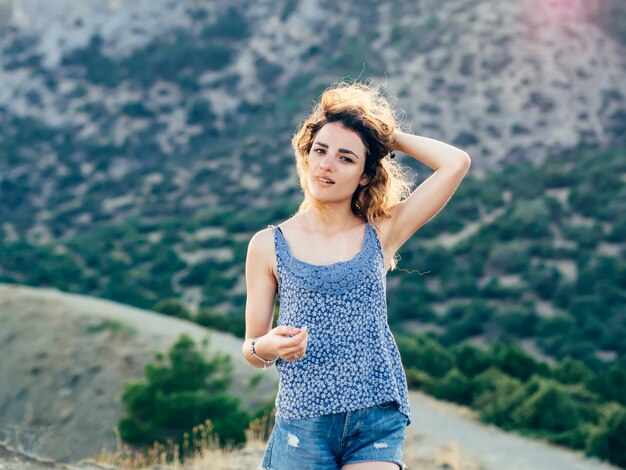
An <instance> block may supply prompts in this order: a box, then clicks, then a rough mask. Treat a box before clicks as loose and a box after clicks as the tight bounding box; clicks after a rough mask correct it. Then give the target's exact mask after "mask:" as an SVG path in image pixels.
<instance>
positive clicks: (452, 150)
mask: <svg viewBox="0 0 626 470" xmlns="http://www.w3.org/2000/svg"><path fill="white" fill-rule="evenodd" d="M394 150H398V151H400V152H403V153H405V154H407V155H409V156H410V157H412V158H415V159H416V160H418V161H420V162H422V163H424V164H425V165H427V166H428V167H430V168H432V169H433V170H435V172H434V173H433V174H432V175H431V176H430V177H429V178H428V179H426V180H425V181H424V182H423V183H422V184H420V185H419V186H418V187H417V188H415V190H414V191H413V192H412V193H411V195H410V196H409V197H407V198H406V199H405V200H404V201H402V202H401V203H399V204H397V205H396V206H395V207H393V209H391V217H387V218H381V219H380V220H379V221H378V224H377V225H378V228H379V230H380V235H381V238H382V245H383V250H384V254H385V266H386V267H387V268H388V267H389V265H390V263H391V259H392V258H393V256H394V254H395V253H396V252H397V251H398V250H399V249H400V247H401V246H402V245H404V243H405V242H406V241H407V240H408V239H409V238H410V237H411V236H412V235H413V234H414V233H415V232H416V231H417V230H418V229H419V228H420V227H421V226H422V225H424V224H425V223H426V222H428V221H429V220H430V219H432V218H433V217H434V216H435V215H436V214H437V213H438V212H439V211H440V210H441V209H443V207H444V206H445V205H446V204H447V203H448V201H449V200H450V198H451V197H452V195H453V194H454V192H455V191H456V189H457V188H458V187H459V185H460V184H461V181H462V180H463V178H464V177H465V175H466V174H467V172H468V171H469V168H470V165H471V160H470V157H469V155H468V154H467V153H466V152H464V151H463V150H461V149H458V148H456V147H453V146H452V145H449V144H446V143H444V142H440V141H438V140H434V139H430V138H428V137H421V136H417V135H412V134H406V133H403V132H399V131H396V132H395V144H394Z"/></svg>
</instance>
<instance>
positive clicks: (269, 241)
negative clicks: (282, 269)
mask: <svg viewBox="0 0 626 470" xmlns="http://www.w3.org/2000/svg"><path fill="white" fill-rule="evenodd" d="M247 264H248V266H254V267H256V268H257V269H258V268H261V269H267V270H268V271H269V272H271V273H274V272H276V268H275V266H276V250H275V248H274V230H273V229H272V228H271V227H268V228H264V229H263V230H259V231H258V232H257V233H255V234H254V236H253V237H252V238H251V239H250V243H248V255H247Z"/></svg>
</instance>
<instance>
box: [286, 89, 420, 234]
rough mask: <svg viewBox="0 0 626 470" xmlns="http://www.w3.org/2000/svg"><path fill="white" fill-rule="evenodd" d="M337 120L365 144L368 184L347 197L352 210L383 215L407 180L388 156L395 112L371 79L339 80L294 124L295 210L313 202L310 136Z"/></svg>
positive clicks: (363, 215) (368, 216)
mask: <svg viewBox="0 0 626 470" xmlns="http://www.w3.org/2000/svg"><path fill="white" fill-rule="evenodd" d="M330 122H339V123H341V124H342V125H343V126H344V127H346V128H347V129H351V130H353V131H354V132H356V133H357V134H358V135H359V136H360V137H361V140H362V141H363V144H364V145H365V148H366V152H367V154H366V159H365V170H364V174H365V175H367V176H368V177H369V178H368V183H367V185H365V186H359V187H358V188H357V190H356V191H355V192H354V195H353V196H352V205H351V207H352V212H353V213H354V215H356V216H357V217H359V218H360V219H362V220H363V221H364V222H371V223H373V222H374V220H375V219H376V218H379V217H388V216H389V210H390V209H391V208H392V207H393V206H395V205H396V204H398V203H399V202H400V201H401V200H402V199H404V198H405V197H406V196H408V194H409V193H410V183H409V181H408V180H407V178H406V176H405V174H404V171H403V170H402V167H401V166H400V165H399V164H398V163H397V162H396V161H395V160H392V159H391V158H390V152H391V150H392V149H393V133H394V131H395V130H396V129H398V128H399V125H398V122H397V120H396V117H395V113H394V112H393V109H392V108H391V105H390V104H389V102H388V100H387V99H386V98H385V97H384V96H383V95H382V93H381V92H380V90H379V89H378V88H375V87H373V86H372V85H370V84H364V83H356V82H354V83H349V82H341V83H338V84H335V85H332V86H331V87H329V88H328V89H326V90H325V91H324V92H323V93H322V95H321V97H320V99H319V101H318V102H317V104H316V105H315V106H314V108H313V112H312V113H311V115H310V116H309V117H308V118H307V119H305V120H304V121H303V122H302V123H301V124H300V126H299V127H298V129H297V131H296V133H295V135H294V136H293V139H292V141H291V144H292V146H293V148H294V150H295V153H296V167H297V170H298V175H299V177H300V186H301V187H302V190H303V191H304V201H303V202H302V204H301V205H300V209H299V212H301V211H303V210H304V209H307V208H308V207H311V206H315V205H316V203H315V201H314V200H313V198H312V197H311V196H310V193H309V188H308V182H307V172H308V171H309V170H308V165H307V158H308V155H309V152H310V151H311V147H312V145H313V141H314V139H315V135H316V134H317V133H318V131H319V130H320V129H321V128H322V127H323V126H324V125H326V124H328V123H330Z"/></svg>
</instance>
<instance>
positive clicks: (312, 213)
mask: <svg viewBox="0 0 626 470" xmlns="http://www.w3.org/2000/svg"><path fill="white" fill-rule="evenodd" d="M302 216H303V217H304V219H305V220H306V222H307V225H308V226H309V228H310V229H313V228H314V230H315V231H317V232H324V233H326V234H333V233H337V232H342V231H345V230H349V229H351V228H354V227H355V226H356V225H362V224H363V221H362V220H361V219H359V218H358V217H357V216H356V215H354V214H353V213H352V210H351V209H350V207H349V206H347V205H345V204H344V205H343V206H341V207H338V206H334V205H332V204H323V205H311V206H310V207H309V208H308V209H306V210H305V211H304V212H303V213H302Z"/></svg>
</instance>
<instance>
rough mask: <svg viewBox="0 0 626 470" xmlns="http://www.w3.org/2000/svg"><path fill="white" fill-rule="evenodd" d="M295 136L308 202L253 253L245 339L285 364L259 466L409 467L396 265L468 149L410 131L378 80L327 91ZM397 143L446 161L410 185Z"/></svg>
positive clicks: (446, 194)
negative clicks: (395, 325) (391, 291)
mask: <svg viewBox="0 0 626 470" xmlns="http://www.w3.org/2000/svg"><path fill="white" fill-rule="evenodd" d="M292 145H293V147H294V149H295V153H296V164H297V170H298V174H299V176H300V184H301V186H302V190H303V192H304V201H303V203H302V205H301V206H300V209H299V210H298V212H297V213H296V214H295V215H294V216H292V217H291V218H289V219H288V220H286V221H285V222H283V223H281V224H280V225H278V226H277V227H274V226H270V227H269V228H266V229H264V230H261V231H260V232H258V233H256V234H255V235H254V237H253V238H252V240H251V241H250V244H249V247H248V254H247V260H246V283H247V301H246V340H245V342H244V345H243V348H242V351H243V354H244V357H245V358H246V360H247V361H248V362H249V363H250V364H251V365H252V366H253V367H259V368H260V367H269V366H271V365H272V364H274V363H275V364H276V367H277V369H278V372H279V377H280V385H279V391H278V396H277V398H276V408H277V414H276V423H275V425H274V428H273V430H272V434H271V436H270V439H269V441H268V444H267V448H266V450H265V455H264V457H263V463H262V465H261V467H260V468H262V469H273V470H282V469H289V470H295V469H297V470H303V469H339V468H341V469H343V470H368V469H370V470H373V469H377V470H378V469H380V470H384V469H390V470H391V469H397V468H398V467H399V468H400V469H402V468H404V465H403V463H402V445H403V442H404V438H405V428H406V426H407V425H408V424H409V423H410V410H409V403H408V393H407V385H406V378H405V376H404V371H403V369H402V364H401V362H400V355H399V352H398V349H397V346H396V344H395V341H394V339H393V336H392V335H391V332H390V330H389V327H388V325H387V307H386V297H385V275H386V272H387V271H388V270H389V269H391V268H393V267H394V266H395V253H396V252H397V251H398V249H399V248H400V247H401V246H402V245H403V244H404V243H405V242H406V241H407V240H408V239H409V237H411V235H413V234H414V233H415V231H417V230H418V229H419V228H420V227H421V226H422V225H424V224H425V223H426V222H428V221H429V220H430V219H431V218H432V217H433V216H434V215H435V214H437V212H439V211H440V210H441V209H442V208H443V207H444V206H445V204H446V203H447V202H448V200H449V199H450V197H451V196H452V194H453V193H454V192H455V190H456V188H457V187H458V186H459V184H460V183H461V180H462V179H463V178H464V176H465V175H466V174H467V171H468V170H469V167H470V158H469V156H468V155H467V154H466V153H465V152H463V151H462V150H459V149H457V148H455V147H452V146H450V145H447V144H445V143H443V142H439V141H436V140H433V139H429V138H426V137H419V136H416V135H410V134H407V133H403V132H401V131H400V130H399V128H398V125H397V122H396V120H395V117H394V113H393V111H392V109H391V107H390V105H389V103H388V102H387V100H386V99H385V98H384V97H383V96H382V95H381V94H380V93H379V91H378V90H377V89H375V88H373V87H371V86H369V85H364V84H357V83H352V84H348V83H341V84H339V85H336V86H333V87H331V88H329V89H328V90H326V91H325V92H324V93H323V94H322V96H321V98H320V101H319V103H318V104H317V105H316V107H315V108H314V110H313V113H312V114H311V115H310V116H309V117H308V118H307V119H306V120H305V121H304V122H303V123H302V124H301V125H300V127H299V129H298V131H297V132H296V134H295V136H294V137H293V140H292ZM396 150H397V151H400V152H403V153H405V154H407V155H409V156H411V157H413V158H415V159H417V160H419V161H421V162H423V163H424V164H426V165H428V166H429V167H431V168H432V169H433V170H435V172H434V174H433V175H432V176H430V177H429V178H428V179H427V180H426V181H424V182H423V183H422V184H420V185H419V186H418V187H417V188H416V189H415V190H414V191H413V192H412V193H410V194H409V190H408V188H409V186H408V183H407V181H406V179H405V178H404V176H403V173H402V171H401V168H400V166H399V165H398V164H397V162H396V161H395V160H392V158H393V156H394V154H393V153H392V152H393V151H396ZM276 294H278V296H279V301H280V313H279V317H278V325H279V326H277V327H275V328H272V319H273V312H274V301H275V296H276Z"/></svg>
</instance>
